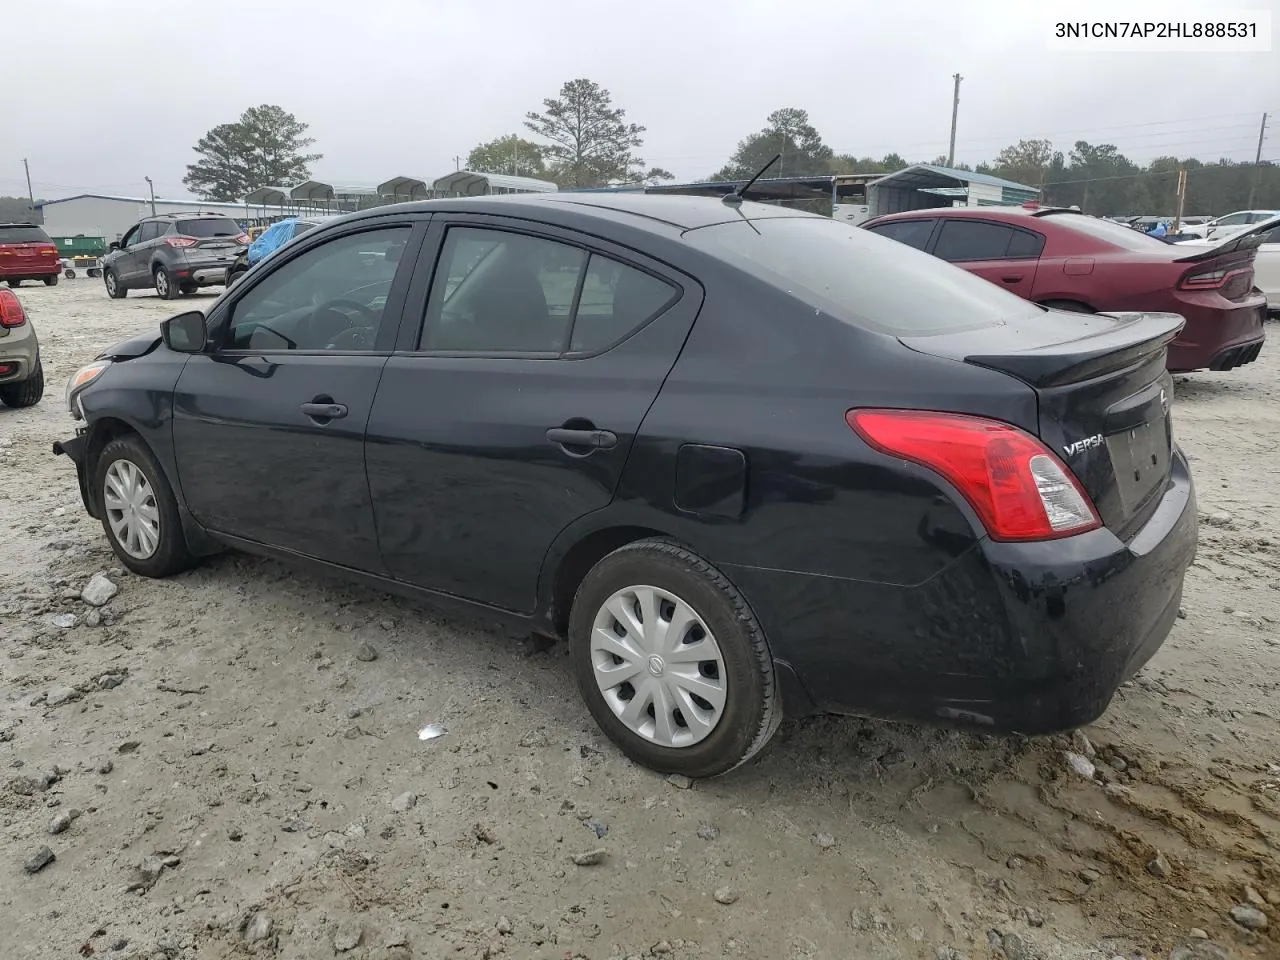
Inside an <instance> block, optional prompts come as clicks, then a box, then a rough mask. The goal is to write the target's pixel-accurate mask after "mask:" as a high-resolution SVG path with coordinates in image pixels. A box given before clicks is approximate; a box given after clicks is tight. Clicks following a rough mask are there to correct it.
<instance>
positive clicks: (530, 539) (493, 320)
mask: <svg viewBox="0 0 1280 960" xmlns="http://www.w3.org/2000/svg"><path fill="white" fill-rule="evenodd" d="M433 232H434V233H435V234H436V237H435V240H434V242H433V241H431V240H429V241H428V245H427V247H426V248H425V250H426V251H430V255H429V256H427V255H426V254H425V252H424V260H423V263H422V270H421V274H420V276H417V277H415V280H414V289H415V291H416V292H417V299H416V303H417V308H416V309H417V315H416V317H413V318H412V319H413V320H414V321H416V322H413V323H410V322H409V318H406V322H405V324H404V327H403V328H402V341H401V343H400V345H399V349H398V350H397V352H396V354H395V355H394V356H393V357H392V358H391V359H390V360H389V361H388V363H387V365H386V368H385V369H384V371H383V374H382V381H381V383H380V385H379V387H378V395H377V398H376V400H375V401H374V405H373V413H372V415H371V417H370V420H369V431H368V442H367V444H366V453H365V457H366V465H367V468H368V473H369V485H370V489H371V492H372V496H373V503H374V513H375V516H376V519H377V529H378V539H379V543H380V544H381V548H382V556H383V558H384V561H385V563H386V565H387V567H388V568H389V570H390V571H391V573H392V575H393V576H395V577H396V578H398V579H400V580H403V581H405V582H408V583H412V584H415V585H417V586H420V587H425V588H428V589H431V590H436V591H441V592H444V593H448V594H453V595H455V596H461V597H465V598H467V599H470V600H476V601H480V602H483V603H487V604H490V605H493V606H496V607H501V608H505V609H508V610H514V611H519V612H531V611H532V610H533V609H534V606H535V602H536V597H537V585H538V576H539V573H540V570H541V565H542V561H543V558H544V556H545V555H546V553H547V550H548V548H549V547H550V545H551V542H552V540H554V538H555V537H556V535H557V534H558V533H560V531H561V530H563V529H564V528H565V527H566V526H568V525H569V524H570V523H572V522H573V521H574V520H576V519H578V518H579V517H582V516H584V515H586V514H589V513H591V512H592V511H594V510H599V509H601V508H603V507H605V506H606V505H607V504H608V503H609V502H610V501H611V500H612V498H613V494H614V489H615V487H616V486H617V483H618V480H619V478H620V477H621V475H622V470H623V467H624V465H625V464H626V460H627V454H628V451H629V450H630V448H631V443H632V440H633V439H634V437H635V435H636V432H637V431H638V430H639V427H640V423H641V421H642V420H643V419H644V416H645V413H646V412H647V411H648V409H649V406H650V405H651V404H652V402H653V400H654V398H655V397H656V396H657V394H658V390H659V389H660V388H661V386H662V382H663V380H664V379H665V378H666V376H667V374H668V372H669V371H670V370H671V366H672V364H673V363H674V362H675V360H676V357H677V355H678V354H679V352H680V349H681V347H682V345H683V343H684V340H685V337H686V336H687V335H688V332H689V329H690V327H691V326H692V324H693V321H694V317H695V316H696V315H697V312H698V309H699V307H700V306H701V302H702V290H701V287H700V286H699V285H698V284H697V283H696V282H694V281H693V280H691V279H690V278H688V277H685V276H683V275H681V274H678V273H676V272H675V271H673V270H671V269H670V268H668V267H666V266H664V265H662V264H659V263H656V262H654V261H651V260H649V259H647V258H645V257H643V256H640V255H639V254H637V253H635V252H633V251H630V250H627V249H623V248H619V247H615V246H613V245H611V244H608V243H606V242H603V241H600V240H598V239H596V238H588V237H585V236H581V235H578V234H575V233H573V232H571V231H565V230H559V229H554V228H542V227H534V226H531V225H529V224H528V223H525V222H521V221H510V220H505V219H502V218H496V217H474V216H473V217H461V216H459V217H450V218H447V219H444V220H441V219H440V218H437V221H436V222H435V224H434V225H433ZM436 250H438V251H439V252H438V255H437V254H436V253H435V251H436ZM433 264H434V269H433ZM428 290H429V292H428ZM419 327H421V328H422V329H421V334H419V332H418V328H419Z"/></svg>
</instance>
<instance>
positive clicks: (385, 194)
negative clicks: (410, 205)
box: [376, 177, 431, 201]
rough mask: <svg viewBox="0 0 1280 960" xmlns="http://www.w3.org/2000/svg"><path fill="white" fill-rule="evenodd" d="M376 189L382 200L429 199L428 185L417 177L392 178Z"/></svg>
mask: <svg viewBox="0 0 1280 960" xmlns="http://www.w3.org/2000/svg"><path fill="white" fill-rule="evenodd" d="M376 189H377V191H378V196H380V197H382V198H383V199H384V200H392V201H395V200H427V199H429V198H430V197H431V187H430V185H429V184H428V183H427V181H426V180H419V179H418V178H417V177H392V178H391V179H390V180H384V181H383V182H382V183H380V184H378V186H377V188H376Z"/></svg>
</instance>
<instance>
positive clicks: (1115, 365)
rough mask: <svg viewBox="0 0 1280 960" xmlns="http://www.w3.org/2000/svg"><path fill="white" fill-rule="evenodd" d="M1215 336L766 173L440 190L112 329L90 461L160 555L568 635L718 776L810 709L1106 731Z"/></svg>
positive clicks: (621, 736)
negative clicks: (842, 218)
mask: <svg viewBox="0 0 1280 960" xmlns="http://www.w3.org/2000/svg"><path fill="white" fill-rule="evenodd" d="M1181 326H1182V320H1181V318H1180V317H1177V316H1171V315H1152V314H1127V315H1115V316H1091V317H1081V316H1079V315H1074V314H1062V313H1056V312H1053V311H1048V310H1045V309H1044V308H1041V307H1038V306H1036V305H1034V304H1032V303H1029V302H1027V301H1025V300H1023V299H1021V298H1020V297H1017V296H1015V295H1014V294H1011V293H1008V292H1007V291H1004V290H1001V289H999V288H997V287H995V286H993V285H991V284H989V283H988V282H986V281H985V280H982V279H981V278H978V277H974V276H971V275H970V274H968V273H966V272H965V271H963V270H961V269H959V268H957V267H953V266H951V265H950V264H947V263H944V262H942V261H939V260H936V259H934V258H933V257H930V256H928V255H927V254H924V253H920V252H919V251H916V250H913V249H911V248H910V247H908V246H906V245H904V244H899V243H895V242H893V241H890V240H886V239H884V238H882V237H877V236H875V235H874V234H871V233H869V232H868V231H865V230H860V229H857V228H856V227H852V226H849V225H847V224H843V223H839V222H835V221H833V220H831V219H829V218H825V217H819V216H812V215H806V214H797V213H795V212H793V211H787V210H783V209H780V208H776V207H770V206H763V205H757V204H753V203H749V202H747V203H743V202H741V201H740V199H739V198H736V197H730V199H729V201H728V202H723V201H721V200H718V199H704V198H692V197H670V196H668V197H662V196H644V195H626V194H623V195H612V194H583V193H578V194H561V195H557V196H549V197H548V196H543V197H538V198H528V197H496V198H480V199H459V200H447V201H444V200H442V201H428V202H425V203H418V204H406V205H399V206H390V207H381V208H377V209H374V210H369V211H365V212H362V213H357V214H352V215H349V216H346V217H343V218H341V219H338V220H334V221H332V222H329V223H326V224H324V225H322V226H320V227H317V228H316V229H314V230H312V231H310V232H308V233H307V234H306V235H304V236H302V237H300V238H298V239H297V240H295V241H294V242H292V243H291V244H289V245H288V246H287V247H286V248H284V249H282V250H281V251H280V252H279V253H278V254H276V255H275V256H273V257H272V258H271V259H270V260H269V261H266V262H264V263H263V264H262V266H261V267H260V268H257V269H254V270H253V271H251V272H250V273H249V274H247V275H246V276H245V277H244V279H243V280H241V281H240V282H239V283H238V284H236V286H235V287H233V288H231V289H230V290H228V291H227V292H226V293H224V294H223V295H222V296H221V297H220V298H219V299H218V300H217V301H216V302H214V303H213V304H212V305H211V307H210V308H209V310H208V315H207V316H205V315H202V314H201V313H184V314H180V315H178V316H175V317H173V318H171V319H169V320H167V321H166V322H165V323H164V324H163V325H162V327H161V331H160V335H157V336H144V337H139V338H137V339H135V340H130V341H127V342H124V343H121V344H119V345H117V346H115V347H113V348H111V349H110V350H107V351H106V352H105V353H103V354H102V356H101V357H100V359H99V360H98V361H97V362H95V363H93V364H90V365H89V366H87V367H85V368H84V369H82V370H80V371H79V372H78V373H76V375H75V376H74V377H73V378H72V380H71V381H70V384H69V386H68V391H67V402H68V405H69V407H70V410H71V412H72V415H73V416H74V417H75V418H76V419H77V420H79V421H81V424H80V426H79V428H78V429H77V431H76V436H75V437H74V439H70V440H67V441H63V442H61V443H59V444H57V445H55V448H54V449H55V451H56V452H59V453H64V454H66V455H68V456H69V457H70V458H71V459H72V460H73V461H74V462H75V466H76V469H77V472H78V475H79V480H80V486H81V492H82V494H83V498H84V503H85V507H86V509H87V510H88V512H89V513H90V514H91V515H93V516H94V517H96V518H98V519H100V520H101V522H102V526H103V529H104V530H105V532H106V535H107V537H108V538H109V540H110V542H111V545H112V547H113V548H114V550H115V552H116V554H117V555H118V556H119V557H120V559H121V560H122V561H123V562H124V563H125V564H126V565H127V566H128V567H129V568H130V569H132V570H134V571H135V572H137V573H139V574H142V575H144V576H149V577H163V576H167V575H169V574H173V573H175V572H177V571H179V570H182V569H184V568H186V567H188V566H189V565H191V564H192V563H193V562H195V561H196V559H197V558H198V557H201V556H204V555H207V554H210V553H212V552H215V551H217V550H220V549H222V548H224V547H233V548H238V549H243V550H247V551H253V552H257V553H262V554H267V555H271V556H276V557H281V558H287V559H296V560H300V561H304V562H307V563H309V564H311V565H312V566H314V567H316V568H319V569H321V570H326V571H329V572H332V573H336V574H339V575H341V576H345V577H349V578H352V579H355V580H359V581H362V582H364V583H367V584H371V585H373V586H375V587H377V588H378V589H385V590H391V591H397V592H400V593H403V594H407V595H409V596H413V597H420V598H425V599H430V600H434V601H437V602H450V603H454V604H457V605H458V606H461V607H464V608H471V609H479V610H483V611H484V612H485V613H487V614H498V615H500V616H502V617H505V618H510V620H512V621H513V622H515V623H517V624H520V625H524V626H527V627H530V628H532V629H533V630H534V631H536V632H541V633H544V634H546V635H549V636H554V637H565V638H567V639H568V643H569V651H570V655H571V659H572V664H573V669H574V671H575V674H576V677H577V680H578V684H579V686H580V688H581V692H582V695H583V697H584V698H585V700H586V703H587V706H588V707H589V709H590V711H591V713H592V714H593V715H594V717H595V718H596V720H597V721H598V722H599V724H600V725H601V727H602V728H603V729H604V730H605V732H606V733H607V734H608V735H609V736H610V737H611V738H612V739H613V740H614V741H615V743H617V745H618V746H619V747H620V748H621V749H622V750H623V751H624V752H626V753H627V754H628V755H629V756H631V757H632V758H634V759H635V760H637V761H639V762H640V763H643V764H646V765H648V766H650V767H653V768H655V769H658V770H660V771H664V772H677V773H683V774H687V775H690V776H711V775H715V774H719V773H723V772H725V771H727V770H730V769H732V768H733V767H735V766H737V765H739V764H741V763H743V762H744V761H746V760H747V759H748V758H750V757H751V756H752V755H754V754H755V753H757V752H758V751H759V750H760V749H761V748H762V747H764V745H765V744H766V743H767V742H768V741H769V739H770V737H771V736H772V735H773V733H774V731H775V730H776V729H777V726H778V723H779V721H780V720H781V718H782V716H783V714H784V713H786V714H787V715H790V716H797V715H801V714H805V713H811V712H816V711H822V712H838V713H856V714H866V715H875V716H882V717H890V718H907V719H916V720H923V721H940V722H945V723H953V724H967V725H976V726H978V727H980V728H984V729H988V730H997V731H1006V730H1013V731H1020V732H1024V733H1044V732H1049V731H1058V730H1064V729H1068V728H1072V727H1075V726H1078V725H1081V724H1085V723H1088V722H1090V721H1092V720H1093V719H1095V718H1096V717H1097V716H1099V715H1100V714H1101V713H1102V712H1103V711H1104V710H1105V709H1106V707H1107V705H1108V704H1109V702H1110V700H1111V698H1112V696H1113V694H1114V692H1115V690H1116V688H1117V687H1118V686H1119V685H1120V684H1121V683H1122V682H1123V681H1124V680H1125V679H1126V678H1127V677H1129V676H1131V675H1132V674H1133V673H1135V672H1136V671H1137V670H1138V669H1139V668H1140V667H1141V666H1142V665H1143V664H1144V663H1145V662H1146V661H1147V660H1148V658H1150V656H1151V655H1152V654H1153V653H1154V652H1155V650H1156V649H1157V648H1158V647H1159V646H1160V644H1161V643H1162V642H1163V641H1164V639H1165V637H1166V635H1167V634H1168V632H1169V630H1170V627H1171V625H1172V624H1173V622H1174V619H1175V617H1176V615H1177V611H1178V603H1179V599H1180V597H1181V593H1182V584H1183V578H1184V575H1185V571H1186V568H1187V566H1188V565H1189V564H1190V562H1191V560H1192V557H1193V555H1194V552H1195V546H1196V508H1195V495H1194V492H1193V488H1192V482H1191V477H1190V474H1189V472H1188V468H1187V461H1186V459H1185V458H1184V457H1183V455H1182V453H1181V451H1180V450H1179V449H1178V447H1177V446H1176V444H1174V442H1173V439H1172V432H1171V426H1170V416H1169V404H1170V400H1171V397H1172V391H1173V387H1172V383H1171V381H1170V379H1169V376H1168V374H1167V373H1166V372H1165V367H1164V364H1165V351H1166V347H1167V344H1168V343H1169V341H1170V340H1171V339H1172V338H1173V337H1174V336H1175V335H1176V334H1177V333H1178V331H1179V330H1180V329H1181Z"/></svg>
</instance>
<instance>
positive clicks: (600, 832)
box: [587, 820, 609, 840]
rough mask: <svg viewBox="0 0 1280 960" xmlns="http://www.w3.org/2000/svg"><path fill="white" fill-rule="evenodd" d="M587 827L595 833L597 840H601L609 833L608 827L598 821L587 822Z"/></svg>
mask: <svg viewBox="0 0 1280 960" xmlns="http://www.w3.org/2000/svg"><path fill="white" fill-rule="evenodd" d="M587 826H588V827H590V828H591V829H592V830H594V831H595V833H596V839H597V840H603V839H604V838H605V836H607V835H608V833H609V825H608V824H605V823H601V822H600V821H599V820H588V821H587Z"/></svg>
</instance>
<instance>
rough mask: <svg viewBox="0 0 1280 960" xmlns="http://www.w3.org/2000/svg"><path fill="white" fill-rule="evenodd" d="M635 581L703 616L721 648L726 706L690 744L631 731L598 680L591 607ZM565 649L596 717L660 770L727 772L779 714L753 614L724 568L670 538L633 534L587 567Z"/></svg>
mask: <svg viewBox="0 0 1280 960" xmlns="http://www.w3.org/2000/svg"><path fill="white" fill-rule="evenodd" d="M641 585H645V586H652V587H657V588H659V589H661V590H664V591H667V592H669V593H671V594H674V595H675V596H677V597H679V598H680V600H681V601H683V602H684V603H685V604H687V605H688V606H689V607H691V608H692V609H693V611H694V612H695V613H696V614H697V615H698V616H699V617H700V618H701V619H702V621H703V623H704V624H706V626H707V628H708V629H709V630H710V632H711V634H712V635H713V637H714V638H715V641H716V644H717V645H718V646H719V648H720V656H721V660H722V661H723V663H724V671H725V681H726V682H725V707H724V711H723V713H722V714H721V716H720V718H719V720H718V721H717V722H716V724H715V726H714V728H713V729H712V730H711V732H710V733H709V734H707V735H706V737H705V738H704V739H702V740H699V741H697V742H696V743H693V744H691V745H689V746H684V747H669V746H662V745H659V744H656V743H654V742H653V741H651V740H649V739H647V738H646V737H644V736H642V735H640V734H638V733H635V732H633V731H632V730H631V729H630V728H629V727H628V726H627V725H626V724H625V723H623V721H622V720H621V719H619V718H618V717H617V716H616V715H615V714H614V712H613V709H612V708H611V707H610V705H609V702H608V701H607V700H606V699H605V695H604V694H603V693H601V691H600V688H599V686H598V685H597V683H596V679H595V668H594V665H593V662H592V652H591V646H590V645H591V635H592V631H593V629H594V623H595V619H596V615H597V612H598V611H599V610H600V609H601V608H602V607H603V606H604V604H605V603H606V601H608V600H609V598H610V597H612V596H613V594H614V593H616V592H618V591H619V590H624V589H626V588H627V587H630V586H641ZM659 616H662V614H659ZM569 655H570V657H571V659H572V664H573V671H574V676H575V678H576V679H577V682H578V689H579V691H580V693H581V694H582V698H583V700H584V701H585V702H586V705H587V709H588V710H589V711H590V712H591V715H592V716H593V717H594V718H595V721H596V723H598V724H599V725H600V728H601V729H602V730H603V731H604V732H605V734H606V735H607V736H608V737H609V739H610V740H612V741H613V742H614V743H615V744H616V745H617V746H618V748H619V749H620V750H622V752H623V753H625V754H626V755H627V756H628V757H630V758H631V759H632V760H634V761H635V762H636V763H639V764H641V765H643V766H646V767H649V768H650V769H653V770H657V771H659V772H660V773H679V774H684V775H685V776H688V777H714V776H718V775H720V774H723V773H727V772H729V771H730V770H733V769H734V768H735V767H738V766H740V765H742V764H743V763H746V762H747V761H748V760H750V759H751V758H752V757H754V756H755V755H756V754H758V753H759V752H760V751H761V750H763V749H764V747H765V745H766V744H768V742H769V740H770V739H771V738H772V737H773V735H774V733H775V732H776V731H777V729H778V724H779V723H781V721H782V699H781V696H780V694H779V691H778V684H777V679H776V677H775V675H774V669H773V658H772V656H771V655H770V653H769V647H768V644H767V643H766V641H765V637H764V632H763V630H761V628H760V624H759V622H758V621H757V620H756V617H755V614H754V613H752V611H751V608H750V607H749V606H748V605H747V602H746V600H745V599H744V598H743V596H742V594H741V593H739V592H738V590H737V588H736V587H734V585H733V584H732V583H730V582H729V580H728V579H727V578H726V577H725V576H724V574H722V573H721V572H720V571H719V570H717V569H716V568H715V567H713V566H712V565H711V564H710V563H708V562H707V561H706V560H704V559H703V558H702V557H699V556H698V555H697V554H695V553H693V552H692V551H690V550H688V549H686V548H685V547H682V546H680V545H679V544H676V543H672V542H671V541H668V540H657V539H652V540H639V541H637V542H635V543H631V544H628V545H626V546H624V547H621V548H619V549H618V550H615V551H614V552H613V553H611V554H609V555H608V556H607V557H605V558H604V559H603V560H601V561H600V562H599V563H597V564H596V565H595V566H594V567H592V569H591V570H590V571H589V572H588V573H587V575H586V577H585V578H583V581H582V584H581V585H580V586H579V587H578V592H577V594H576V596H575V597H574V600H573V609H572V611H571V613H570V618H569ZM704 676H707V675H706V674H704Z"/></svg>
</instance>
